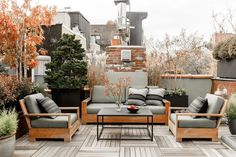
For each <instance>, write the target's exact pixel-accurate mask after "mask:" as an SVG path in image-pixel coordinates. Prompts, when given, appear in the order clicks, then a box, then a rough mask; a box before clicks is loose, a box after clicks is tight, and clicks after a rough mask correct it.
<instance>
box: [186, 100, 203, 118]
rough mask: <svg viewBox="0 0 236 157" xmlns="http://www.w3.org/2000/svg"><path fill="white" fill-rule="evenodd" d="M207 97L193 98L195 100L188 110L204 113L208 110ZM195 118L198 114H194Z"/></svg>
mask: <svg viewBox="0 0 236 157" xmlns="http://www.w3.org/2000/svg"><path fill="white" fill-rule="evenodd" d="M206 101H207V100H206V99H204V98H202V97H200V96H199V97H197V98H196V99H194V100H193V102H192V103H191V104H190V105H189V107H188V108H187V111H188V112H190V113H204V112H206V110H207V103H206ZM192 117H193V118H197V117H198V116H192Z"/></svg>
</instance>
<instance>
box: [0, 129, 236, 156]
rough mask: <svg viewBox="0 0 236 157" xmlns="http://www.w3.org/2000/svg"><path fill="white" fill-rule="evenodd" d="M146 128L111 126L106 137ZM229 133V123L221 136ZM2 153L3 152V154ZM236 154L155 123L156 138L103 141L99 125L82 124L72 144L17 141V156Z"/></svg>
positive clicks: (141, 132)
mask: <svg viewBox="0 0 236 157" xmlns="http://www.w3.org/2000/svg"><path fill="white" fill-rule="evenodd" d="M146 134H147V133H146V132H145V131H144V130H142V129H139V130H138V129H122V130H121V129H109V130H106V131H105V132H104V137H119V136H122V137H123V136H138V137H140V138H142V136H144V135H146ZM227 134H229V131H228V128H227V126H225V125H222V126H221V127H220V131H219V137H220V136H221V135H227ZM0 156H1V155H0ZM29 156H32V157H187V156H189V157H236V152H235V151H233V150H230V149H228V148H227V147H226V146H224V145H223V144H222V143H221V142H220V141H219V142H211V141H210V140H186V141H183V142H175V139H174V136H173V135H172V134H171V133H170V132H169V130H168V127H167V126H164V125H155V126H154V141H148V140H146V141H142V140H122V141H120V140H100V141H97V139H96V126H95V125H86V126H81V127H80V131H78V132H77V133H76V134H75V135H74V136H73V138H72V141H71V142H70V143H64V142H63V141H61V140H57V141H55V140H52V141H47V140H44V141H37V142H33V143H31V142H28V140H27V135H25V136H24V137H22V138H20V139H18V140H17V143H16V150H15V157H29Z"/></svg>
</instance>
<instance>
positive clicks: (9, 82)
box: [0, 74, 32, 138]
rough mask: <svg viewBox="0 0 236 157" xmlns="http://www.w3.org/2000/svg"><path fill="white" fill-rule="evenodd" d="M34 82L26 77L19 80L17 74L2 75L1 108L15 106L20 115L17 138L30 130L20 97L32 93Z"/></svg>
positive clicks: (0, 76)
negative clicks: (21, 106)
mask: <svg viewBox="0 0 236 157" xmlns="http://www.w3.org/2000/svg"><path fill="white" fill-rule="evenodd" d="M31 86H32V83H31V82H30V81H29V80H27V79H25V80H23V81H18V80H17V79H16V77H15V76H9V75H6V74H5V75H4V74H1V75H0V103H1V106H0V110H3V109H6V110H7V109H10V108H14V109H15V110H16V112H17V115H18V129H17V131H16V138H19V137H21V136H22V135H24V134H26V133H27V132H28V127H27V124H26V121H25V118H24V115H23V112H22V110H21V108H20V104H19V99H22V98H24V97H25V96H26V95H28V94H30V93H31V91H32V90H31V88H32V87H31Z"/></svg>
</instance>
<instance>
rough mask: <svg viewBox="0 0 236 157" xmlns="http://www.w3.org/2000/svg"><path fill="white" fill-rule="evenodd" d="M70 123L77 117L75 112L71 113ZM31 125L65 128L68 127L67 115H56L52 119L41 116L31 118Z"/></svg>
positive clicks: (35, 126) (34, 126)
mask: <svg viewBox="0 0 236 157" xmlns="http://www.w3.org/2000/svg"><path fill="white" fill-rule="evenodd" d="M70 115H71V124H74V122H75V121H76V120H77V119H78V118H77V114H76V113H71V114H70ZM31 125H32V127H33V128H67V127H68V117H67V116H57V117H56V118H54V119H51V118H47V117H41V118H39V119H35V120H31Z"/></svg>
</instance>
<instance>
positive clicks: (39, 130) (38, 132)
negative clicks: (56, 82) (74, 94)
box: [20, 93, 80, 142]
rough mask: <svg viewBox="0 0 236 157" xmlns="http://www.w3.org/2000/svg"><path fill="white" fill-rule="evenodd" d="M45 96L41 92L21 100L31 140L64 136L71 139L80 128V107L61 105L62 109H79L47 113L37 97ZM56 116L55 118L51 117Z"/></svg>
mask: <svg viewBox="0 0 236 157" xmlns="http://www.w3.org/2000/svg"><path fill="white" fill-rule="evenodd" d="M41 98H44V96H43V95H42V94H41V93H39V94H32V95H28V96H26V97H25V98H24V99H21V100H20V106H21V108H22V111H23V114H24V116H25V119H26V122H27V125H28V128H29V140H30V141H35V140H36V139H37V138H63V139H64V141H65V142H69V141H71V136H72V135H73V134H74V133H75V132H76V131H77V130H78V129H79V126H80V121H79V108H78V107H76V108H75V107H63V108H62V107H60V109H61V110H77V113H45V112H42V108H41V107H40V105H39V104H38V102H37V100H36V99H41ZM52 116H55V117H54V118H50V117H52Z"/></svg>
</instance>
